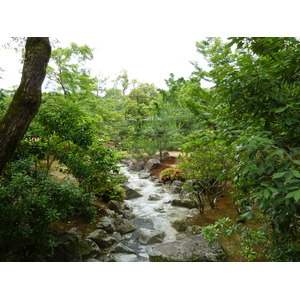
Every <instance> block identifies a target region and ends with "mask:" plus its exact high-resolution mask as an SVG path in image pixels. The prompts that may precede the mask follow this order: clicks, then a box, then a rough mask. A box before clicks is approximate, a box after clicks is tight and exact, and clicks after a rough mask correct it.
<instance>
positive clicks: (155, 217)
mask: <svg viewBox="0 0 300 300" xmlns="http://www.w3.org/2000/svg"><path fill="white" fill-rule="evenodd" d="M121 172H122V173H123V174H125V176H126V177H127V178H128V182H127V183H126V185H127V186H128V187H130V188H132V189H134V190H136V191H138V192H139V193H140V194H141V195H143V196H142V197H139V198H134V199H131V200H125V202H126V203H127V205H128V206H130V207H131V208H132V209H133V214H134V215H135V219H134V221H133V222H134V225H135V226H136V230H135V231H134V232H133V233H130V234H127V235H125V239H124V240H123V241H122V243H123V244H124V245H125V246H127V247H129V248H131V249H133V250H134V251H135V253H136V254H123V253H122V254H116V255H114V256H115V258H116V260H117V261H127V262H128V261H149V257H148V252H149V250H150V249H151V248H152V246H153V244H152V245H142V244H140V243H139V242H138V240H137V237H138V232H139V230H140V229H142V228H147V229H155V230H163V231H164V232H165V237H164V240H163V243H164V242H171V241H175V240H176V236H177V235H178V234H179V233H178V232H177V231H176V230H175V229H174V228H173V227H172V226H171V223H172V221H174V220H178V219H183V218H186V217H187V216H188V215H189V213H190V210H189V209H187V208H182V207H174V206H171V204H170V202H171V200H172V199H176V198H178V194H170V193H169V192H168V189H167V187H165V186H164V185H161V184H157V183H154V182H153V181H151V180H149V179H140V178H139V174H138V173H136V172H133V171H128V168H127V167H121ZM151 194H158V195H160V196H161V199H160V200H148V198H149V195H151Z"/></svg>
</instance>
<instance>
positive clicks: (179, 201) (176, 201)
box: [171, 199, 197, 209]
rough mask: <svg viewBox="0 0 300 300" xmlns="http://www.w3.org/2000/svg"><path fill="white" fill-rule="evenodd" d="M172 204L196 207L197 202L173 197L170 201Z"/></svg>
mask: <svg viewBox="0 0 300 300" xmlns="http://www.w3.org/2000/svg"><path fill="white" fill-rule="evenodd" d="M171 205H172V206H179V207H186V208H190V209H192V208H197V203H196V202H195V201H193V200H190V199H174V200H172V201H171Z"/></svg>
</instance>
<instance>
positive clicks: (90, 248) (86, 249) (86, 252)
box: [79, 239, 100, 261]
mask: <svg viewBox="0 0 300 300" xmlns="http://www.w3.org/2000/svg"><path fill="white" fill-rule="evenodd" d="M79 247H80V253H81V255H82V260H84V261H86V260H88V259H91V258H94V257H96V256H98V255H99V254H100V248H99V246H98V245H97V244H96V243H95V242H94V241H93V240H90V239H83V240H81V241H80V243H79Z"/></svg>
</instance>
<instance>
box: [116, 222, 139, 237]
mask: <svg viewBox="0 0 300 300" xmlns="http://www.w3.org/2000/svg"><path fill="white" fill-rule="evenodd" d="M115 226H116V230H117V231H118V232H119V233H121V234H126V233H130V232H133V231H135V226H134V225H133V222H132V221H130V220H127V219H119V220H118V222H117V223H116V225H115Z"/></svg>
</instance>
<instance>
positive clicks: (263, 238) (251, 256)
mask: <svg viewBox="0 0 300 300" xmlns="http://www.w3.org/2000/svg"><path fill="white" fill-rule="evenodd" d="M230 223H232V221H231V220H230V219H229V218H223V219H219V220H218V221H216V222H215V223H214V224H211V225H209V226H206V227H204V228H203V229H202V233H203V234H204V237H205V239H206V240H207V241H208V242H209V245H210V246H212V245H213V244H215V243H216V242H219V243H222V240H223V239H224V238H225V237H228V236H231V235H233V234H238V236H239V239H240V242H239V252H240V254H241V255H242V257H244V258H245V259H246V260H247V261H257V260H260V259H262V258H263V256H262V255H263V254H264V253H262V247H265V248H264V250H265V251H266V244H265V243H267V241H268V239H267V235H266V233H265V232H264V231H262V230H254V229H251V228H250V227H248V226H245V225H243V224H241V223H239V224H234V225H230Z"/></svg>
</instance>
